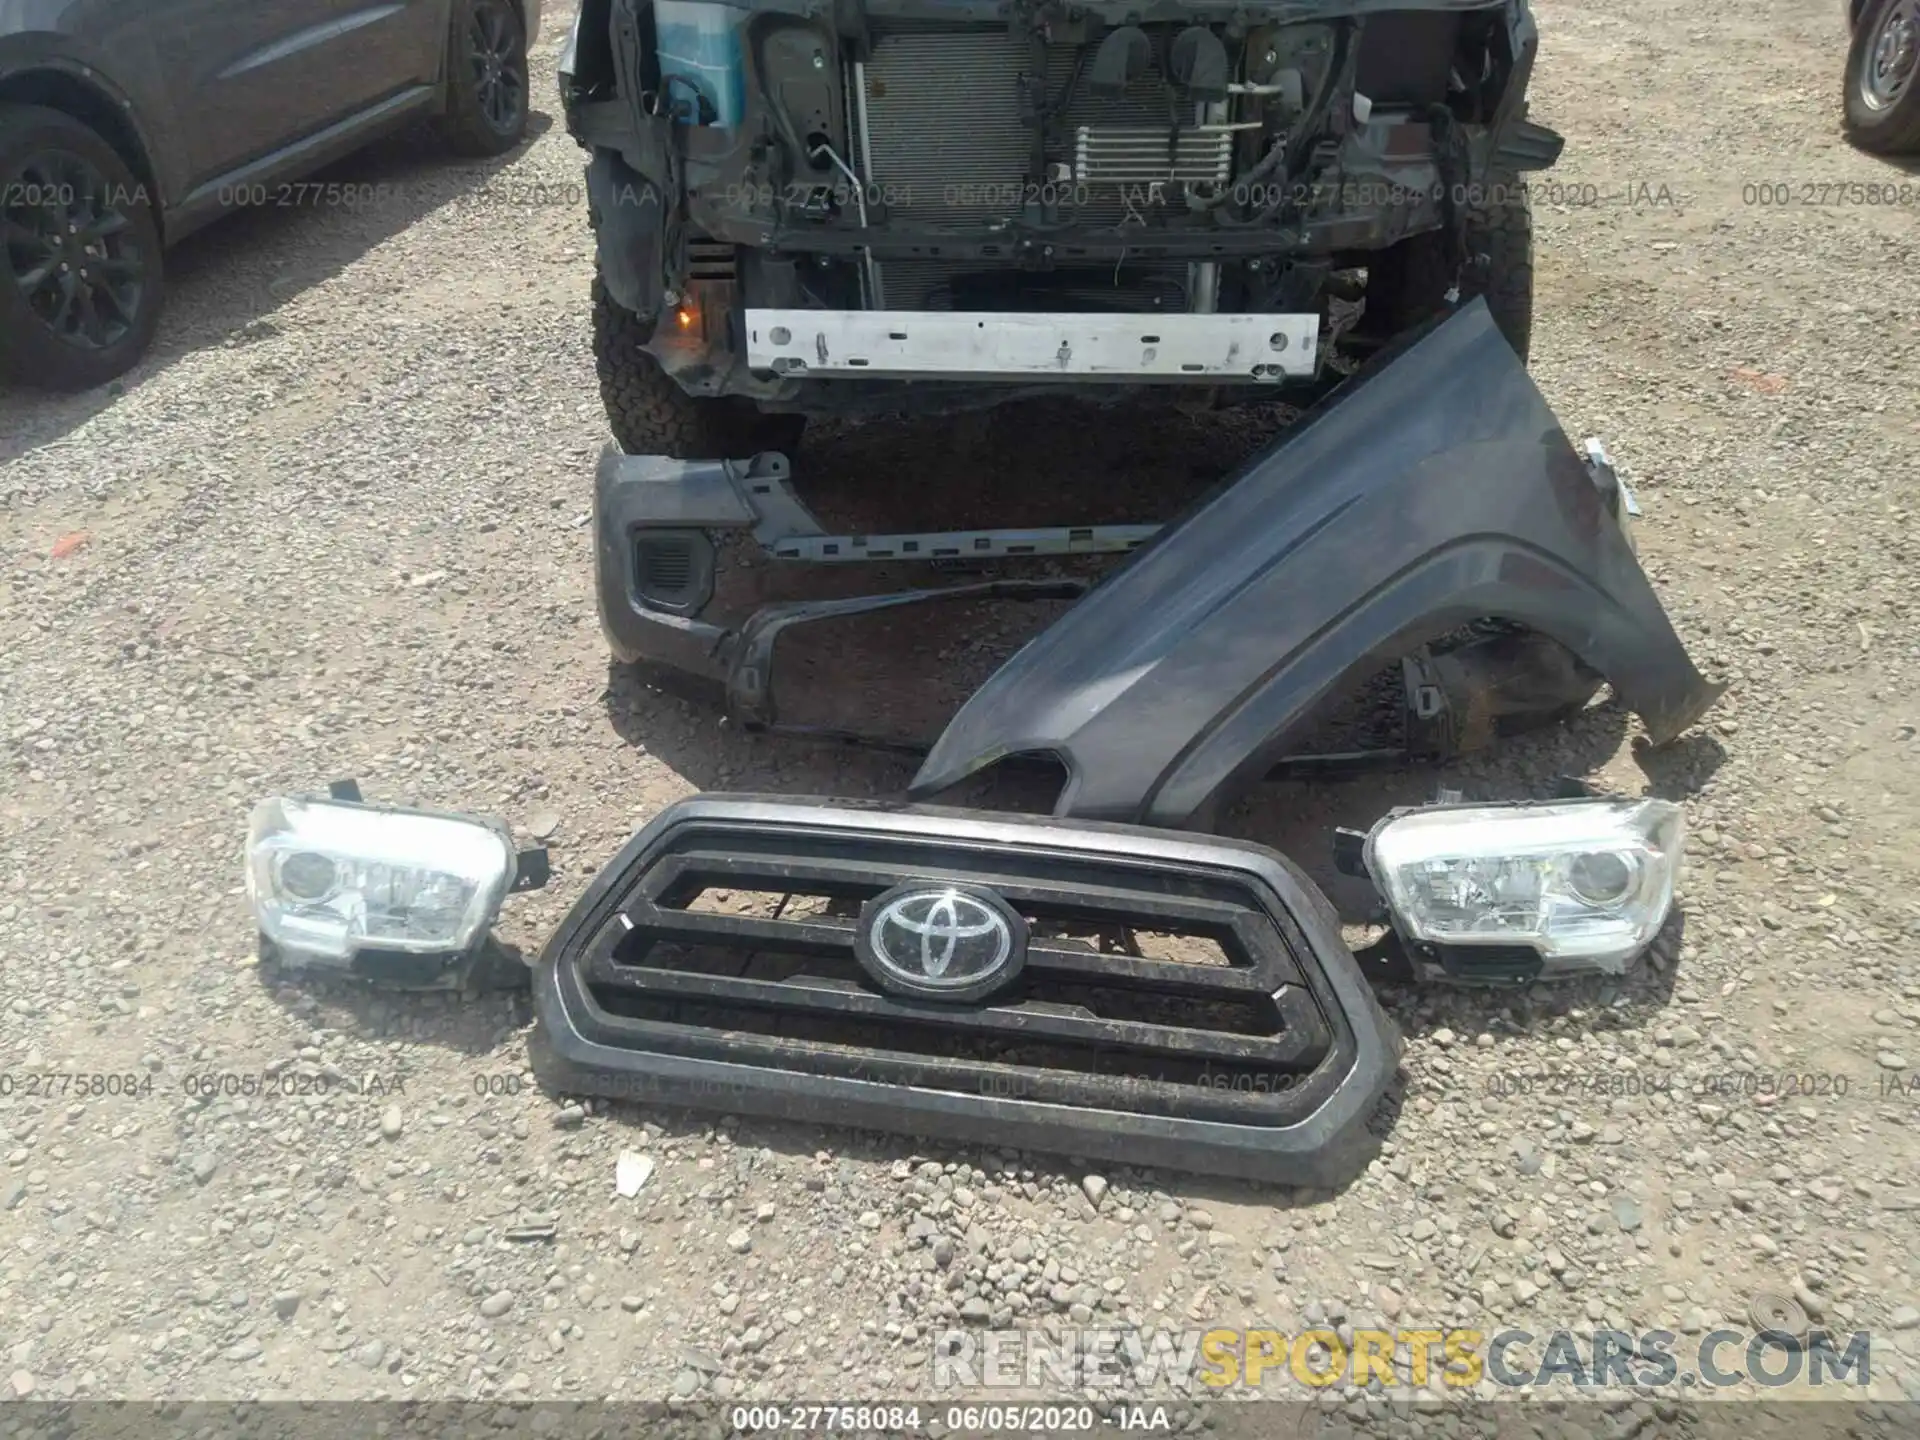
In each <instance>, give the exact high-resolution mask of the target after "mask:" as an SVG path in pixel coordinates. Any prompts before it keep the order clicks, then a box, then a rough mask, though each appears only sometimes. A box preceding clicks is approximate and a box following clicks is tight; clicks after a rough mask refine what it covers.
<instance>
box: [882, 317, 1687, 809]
mask: <svg viewBox="0 0 1920 1440" xmlns="http://www.w3.org/2000/svg"><path fill="white" fill-rule="evenodd" d="M1483 617H1494V618H1498V619H1503V620H1508V621H1513V622H1517V623H1519V624H1522V625H1525V626H1527V627H1529V628H1530V629H1533V630H1537V631H1540V632H1543V633H1544V634H1546V635H1548V636H1550V637H1551V638H1553V639H1554V640H1556V641H1558V642H1559V643H1560V644H1562V645H1564V646H1565V647H1566V648H1567V649H1569V650H1571V651H1572V652H1573V654H1574V655H1576V656H1577V657H1579V659H1580V660H1581V661H1583V662H1584V663H1585V664H1587V665H1588V666H1590V667H1591V668H1592V669H1594V670H1597V671H1599V672H1600V673H1601V674H1603V675H1604V676H1606V678H1607V679H1608V680H1609V681H1610V682H1611V683H1612V685H1613V688H1614V691H1615V693H1616V695H1617V696H1618V697H1619V698H1620V700H1621V701H1622V702H1623V703H1624V704H1626V705H1627V706H1628V707H1630V708H1631V709H1633V710H1635V711H1637V712H1638V713H1639V714H1640V716H1641V717H1642V719H1643V720H1644V722H1645V724H1646V728H1647V731H1648V733H1649V735H1650V736H1651V737H1652V739H1653V740H1654V741H1655V742H1656V743H1661V742H1665V741H1667V740H1670V739H1672V738H1673V737H1674V736H1676V735H1677V734H1678V733H1679V732H1680V731H1681V730H1683V729H1685V728H1686V726H1688V725H1689V724H1691V723H1692V722H1693V721H1694V720H1695V719H1697V718H1698V717H1699V716H1700V715H1701V714H1702V713H1703V712H1704V711H1705V710H1706V709H1707V708H1708V707H1709V706H1710V705H1711V704H1712V703H1713V700H1714V698H1715V696H1716V695H1717V694H1718V693H1719V688H1718V687H1716V686H1713V685H1710V684H1709V683H1708V682H1707V681H1705V680H1704V679H1703V678H1702V677H1701V675H1700V674H1699V672H1698V671H1697V670H1696V669H1695V668H1694V666H1693V663H1692V661H1691V660H1690V659H1689V658H1688V656H1687V653H1686V651H1685V649H1684V648H1683V647H1682V645H1681V643H1680V640H1679V637H1678V636H1677V635H1675V633H1674V630H1673V627H1672V625H1671V623H1670V622H1669V621H1668V619H1667V616H1666V613H1665V611H1664V610H1663V609H1662V608H1661V605H1660V601H1659V599H1658V597H1657V596H1656V595H1655V594H1654V591H1653V588H1652V586H1651V584H1650V583H1649V582H1648V580H1647V577H1646V575H1645V573H1644V572H1643V571H1642V570H1641V569H1640V566H1639V564H1638V562H1637V561H1636V560H1635V558H1634V554H1633V551H1632V548H1631V546H1630V545H1629V543H1628V540H1627V537H1626V534H1625V532H1624V531H1623V529H1622V528H1621V526H1620V524H1619V523H1618V522H1617V520H1616V517H1615V513H1614V510H1613V508H1612V504H1611V500H1610V497H1609V496H1607V495H1606V494H1605V493H1604V492H1603V490H1602V488H1601V487H1600V486H1599V485H1598V484H1597V483H1596V481H1595V478H1594V475H1593V473H1592V471H1591V470H1590V469H1589V468H1588V466H1587V464H1586V463H1585V461H1584V460H1583V459H1582V457H1581V456H1580V455H1578V454H1577V453H1576V452H1575V450H1574V448H1573V446H1572V445H1571V444H1570V443H1569V441H1568V439H1567V436H1566V434H1565V432H1564V431H1563V430H1562V429H1561V427H1560V425H1559V423H1558V422H1557V421H1556V420H1555V419H1554V416H1553V413H1552V411H1551V410H1550V409H1548V407H1547V403H1546V401H1545V399H1544V398H1543V397H1542V396H1541V394H1540V392H1539V390H1538V389H1537V388H1536V387H1535V386H1534V384H1533V382H1532V381H1531V380H1530V379H1529V378H1528V376H1527V373H1526V370H1525V368H1524V367H1523V366H1522V365H1521V364H1520V362H1519V360H1518V359H1517V358H1516V357H1515V356H1514V354H1513V352H1512V350H1511V349H1510V348H1509V347H1508V346H1507V345H1506V343H1505V342H1504V340H1503V339H1502V337H1501V335H1500V332H1499V331H1498V330H1497V329H1496V328H1495V326H1494V324H1493V321H1492V319H1491V317H1490V316H1489V314H1488V313H1487V310H1486V308H1485V306H1484V305H1483V304H1481V303H1480V302H1477V301H1476V302H1475V303H1474V304H1472V305H1471V306H1469V307H1467V308H1465V309H1463V310H1461V311H1460V312H1458V313H1456V314H1455V315H1453V316H1451V317H1449V318H1448V319H1447V320H1445V321H1444V322H1442V323H1440V324H1439V325H1437V326H1435V327H1433V328H1431V329H1429V330H1428V331H1427V332H1426V333H1425V334H1424V335H1421V336H1419V337H1418V338H1417V339H1414V340H1412V341H1411V343H1409V344H1408V345H1407V346H1406V348H1405V349H1404V350H1403V351H1401V352H1400V353H1398V354H1397V355H1393V356H1388V357H1383V358H1382V360H1381V361H1380V362H1379V364H1378V366H1377V368H1376V369H1375V370H1373V371H1372V372H1370V373H1366V374H1363V375H1362V376H1359V377H1356V378H1355V380H1353V381H1352V382H1350V383H1349V384H1348V385H1347V386H1345V387H1343V388H1342V389H1341V390H1340V391H1338V392H1336V393H1335V394H1334V395H1333V396H1332V397H1330V398H1329V399H1328V400H1327V401H1326V402H1324V403H1323V404H1322V405H1321V406H1320V407H1319V408H1318V409H1317V410H1316V411H1314V412H1312V413H1311V414H1310V415H1309V416H1308V417H1307V418H1306V419H1305V420H1304V421H1302V422H1301V423H1300V424H1299V425H1297V426H1295V427H1293V428H1292V429H1290V430H1289V431H1288V432H1287V433H1286V434H1285V435H1284V436H1283V437H1282V438H1281V440H1280V441H1279V442H1278V443H1277V444H1275V445H1274V446H1273V447H1271V448H1270V449H1268V450H1266V451H1265V452H1263V453H1261V454H1260V455H1258V456H1256V457H1255V458H1254V459H1253V460H1252V461H1250V462H1249V463H1248V464H1247V465H1246V466H1245V467H1243V468H1242V469H1241V471H1240V472H1239V473H1237V474H1235V475H1233V476H1231V477H1229V479H1228V480H1227V481H1225V482H1224V484H1223V485H1222V486H1221V487H1220V488H1219V489H1218V490H1216V491H1215V492H1214V493H1213V494H1212V495H1211V496H1210V497H1209V498H1207V499H1206V500H1204V501H1202V502H1201V503H1200V505H1199V506H1198V507H1197V508H1196V509H1195V510H1193V511H1191V512H1190V513H1189V514H1188V515H1187V516H1186V517H1185V518H1184V519H1183V520H1181V521H1178V522H1175V523H1173V524H1170V525H1168V526H1167V528H1166V529H1165V530H1164V531H1162V532H1161V534H1160V535H1159V536H1157V537H1156V538H1155V539H1154V540H1153V541H1151V542H1150V543H1149V544H1148V545H1146V546H1145V547H1143V548H1142V549H1140V550H1139V551H1136V552H1135V553H1134V554H1133V555H1131V556H1130V557H1128V559H1127V560H1126V561H1125V562H1124V564H1123V565H1122V566H1121V567H1120V568H1119V569H1117V570H1116V571H1114V572H1113V573H1112V574H1110V575H1109V576H1108V577H1107V578H1106V579H1105V580H1104V581H1103V582H1102V583H1101V584H1100V585H1099V586H1098V587H1097V588H1096V589H1094V590H1093V591H1092V592H1091V593H1089V594H1088V595H1087V596H1086V597H1085V598H1084V599H1083V600H1081V601H1080V603H1078V604H1077V605H1075V606H1074V607H1073V608H1072V609H1071V610H1070V611H1068V612H1067V614H1066V615H1064V616H1063V617H1062V618H1061V619H1060V620H1059V621H1057V622H1056V623H1055V624H1054V625H1053V626H1051V627H1050V628H1049V629H1047V630H1046V631H1044V632H1042V633H1041V634H1040V635H1038V636H1037V637H1035V638H1034V639H1033V640H1032V641H1030V642H1029V643H1028V644H1027V645H1026V646H1025V647H1024V648H1023V649H1022V650H1020V651H1019V652H1018V653H1017V654H1016V655H1015V656H1014V657H1013V658H1012V659H1011V660H1009V661H1008V662H1007V663H1006V665H1005V666H1003V667H1002V668H1001V669H1000V670H999V671H998V672H996V673H995V674H994V675H993V676H992V677H991V678H990V679H989V680H988V681H987V683H986V684H985V685H984V686H983V687H982V688H981V689H980V690H978V691H977V692H975V693H974V695H973V696H972V697H971V698H970V699H969V700H968V701H967V702H966V704H965V705H964V706H963V707H962V708H961V710H960V711H959V713H958V714H957V715H956V716H955V717H954V719H953V721H952V723H951V724H950V725H949V726H948V727H947V729H946V730H945V731H944V732H943V733H942V734H941V736H940V738H939V739H938V741H936V743H935V745H934V747H933V749H932V751H931V753H930V754H929V755H928V756H927V759H926V762H925V764H924V765H923V766H922V768H921V770H920V772H919V774H918V775H917V776H916V777H915V779H914V782H913V786H912V794H914V795H915V796H918V797H922V798H924V797H926V796H929V795H933V794H937V793H938V792H940V791H941V790H944V789H946V788H947V787H948V786H950V785H953V784H954V783H956V782H958V781H959V780H961V779H963V778H965V777H966V776H967V775H969V774H971V773H973V772H974V771H976V770H979V769H981V768H983V767H985V766H987V765H989V764H991V763H993V762H995V761H997V760H1000V759H1002V758H1004V757H1007V756H1010V755H1016V754H1022V753H1044V754H1048V755H1051V756H1054V757H1056V758H1057V759H1058V760H1059V761H1060V762H1062V764H1064V766H1065V767H1066V769H1067V772H1068V775H1069V779H1068V782H1067V784H1066V786H1065V788H1064V790H1063V791H1062V793H1061V795H1060V797H1059V802H1058V813H1059V814H1060V815H1062V816H1071V817H1075V818H1084V819H1102V820H1124V821H1133V822H1139V823H1146V824H1154V825H1167V826H1198V827H1200V828H1205V827H1206V826H1207V825H1208V824H1210V823H1211V817H1212V815H1213V813H1214V811H1215V808H1216V806H1217V804H1218V803H1219V801H1220V800H1221V799H1222V798H1223V797H1227V796H1230V795H1232V794H1233V793H1235V792H1236V791H1237V789H1238V787H1239V786H1240V785H1242V784H1244V783H1247V782H1248V781H1249V780H1250V779H1251V778H1253V777H1254V776H1256V775H1257V774H1258V773H1260V772H1261V771H1262V770H1263V769H1264V768H1265V767H1266V766H1267V764H1268V763H1269V762H1270V761H1271V760H1273V759H1274V758H1275V757H1277V756H1278V755H1279V754H1280V753H1281V752H1282V751H1283V749H1284V748H1285V746H1286V745H1287V744H1288V743H1289V742H1290V741H1295V740H1297V739H1298V732H1299V729H1300V726H1301V723H1302V722H1303V721H1305V720H1307V719H1308V718H1309V717H1310V716H1311V715H1312V714H1313V713H1314V712H1315V710H1316V707H1318V706H1319V705H1320V704H1321V702H1322V701H1324V700H1326V699H1327V698H1329V697H1330V696H1333V695H1337V694H1339V693H1342V691H1343V689H1344V688H1345V687H1350V686H1351V685H1352V684H1354V683H1355V682H1357V681H1358V680H1359V679H1361V678H1363V677H1364V676H1365V675H1366V674H1368V673H1370V672H1372V671H1373V670H1375V669H1377V668H1379V667H1380V666H1382V665H1384V664H1387V663H1389V662H1391V661H1392V660H1394V659H1396V658H1398V657H1401V656H1404V655H1406V654H1407V653H1409V652H1410V651H1411V650H1413V649H1414V648H1415V647H1416V646H1418V645H1419V644H1421V643H1422V642H1424V641H1427V640H1430V639H1433V638H1435V637H1437V636H1440V635H1442V634H1445V633H1446V632H1448V631H1450V630H1453V629H1455V628H1457V627H1459V626H1461V625H1463V624H1465V623H1467V622H1470V621H1473V620H1476V619H1480V618H1483Z"/></svg>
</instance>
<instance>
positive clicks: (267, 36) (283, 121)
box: [0, 0, 541, 241]
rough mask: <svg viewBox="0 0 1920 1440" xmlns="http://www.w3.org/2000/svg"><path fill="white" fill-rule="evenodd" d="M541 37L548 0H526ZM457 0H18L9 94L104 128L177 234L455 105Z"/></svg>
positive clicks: (10, 40)
mask: <svg viewBox="0 0 1920 1440" xmlns="http://www.w3.org/2000/svg"><path fill="white" fill-rule="evenodd" d="M514 3H515V5H516V8H517V9H518V10H519V12H520V16H521V19H522V22H523V24H524V25H525V28H526V42H527V44H528V45H529V46H531V45H532V44H533V42H534V40H535V38H536V37H537V36H538V34H539V25H540V15H541V0H514ZM451 15H452V9H451V0H397V3H396V0H9V3H6V4H0V104H5V103H9V102H13V103H20V104H31V105H39V106H44V107H47V108H51V109H55V110H60V111H62V112H63V113H67V114H70V115H72V116H73V117H74V118H75V119H78V120H80V121H81V122H83V123H85V124H87V125H90V126H92V127H93V128H94V129H95V130H97V131H98V132H100V133H101V135H102V136H103V137H104V138H105V139H106V140H107V142H108V143H109V144H110V145H112V146H113V147H114V148H115V149H116V150H117V151H119V152H120V154H121V157H122V158H123V159H124V160H126V161H127V163H128V165H129V167H130V168H131V169H132V170H133V172H134V173H135V174H136V175H138V176H140V177H142V179H143V180H144V181H146V182H148V183H150V184H151V186H152V188H153V200H154V209H155V212H156V214H157V216H158V217H159V220H160V223H161V227H162V230H163V232H164V233H165V235H166V238H167V239H168V240H169V241H172V240H177V239H179V238H181V237H182V236H183V235H185V234H188V233H189V232H191V231H192V230H194V229H196V228H198V227H199V226H201V225H203V224H205V223H207V222H208V221H210V220H213V219H215V218H217V217H218V216H219V215H220V214H221V213H223V212H224V211H227V210H230V209H232V208H234V207H235V206H236V205H244V204H246V203H249V201H248V199H247V198H245V195H244V194H236V193H235V192H238V191H242V190H246V191H247V193H255V192H252V191H251V190H248V189H247V187H253V186H259V185H265V184H267V183H268V182H271V181H279V180H286V179H288V178H290V177H292V176H295V175H299V174H303V173H307V172H310V171H311V170H313V169H314V168H316V167H318V166H320V165H322V164H324V163H326V162H327V161H329V160H331V159H334V158H336V157H338V156H340V155H343V154H345V153H347V152H348V151H351V150H352V149H354V148H356V147H357V146H359V145H362V144H365V143H366V142H367V141H368V140H370V139H372V138H374V137H375V136H376V135H378V134H380V133H382V132H384V131H386V130H390V129H392V128H393V127H395V126H397V125H400V124H403V123H405V122H406V121H407V120H409V119H410V118H414V117H417V116H419V115H422V114H426V113H430V112H432V111H433V110H434V109H435V108H436V107H437V106H438V105H440V104H441V103H442V102H443V99H444V89H445V83H446V78H447V76H446V57H447V44H448V35H449V27H450V24H451Z"/></svg>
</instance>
